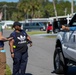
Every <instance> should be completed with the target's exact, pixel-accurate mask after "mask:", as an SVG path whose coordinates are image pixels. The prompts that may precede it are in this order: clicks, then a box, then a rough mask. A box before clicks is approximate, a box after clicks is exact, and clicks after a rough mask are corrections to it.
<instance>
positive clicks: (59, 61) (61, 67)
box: [54, 47, 68, 74]
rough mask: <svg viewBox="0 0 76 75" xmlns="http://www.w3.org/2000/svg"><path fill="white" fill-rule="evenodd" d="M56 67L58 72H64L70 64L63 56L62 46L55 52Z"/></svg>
mask: <svg viewBox="0 0 76 75" xmlns="http://www.w3.org/2000/svg"><path fill="white" fill-rule="evenodd" d="M54 69H55V72H56V73H57V74H63V73H66V72H67V69H68V66H67V63H66V61H65V58H64V57H63V54H62V52H61V50H60V47H57V48H56V50H55V52H54Z"/></svg>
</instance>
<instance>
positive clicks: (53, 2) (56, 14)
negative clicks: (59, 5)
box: [53, 0, 57, 19]
mask: <svg viewBox="0 0 76 75" xmlns="http://www.w3.org/2000/svg"><path fill="white" fill-rule="evenodd" d="M53 6H54V12H55V16H56V19H57V11H56V6H55V1H54V0H53Z"/></svg>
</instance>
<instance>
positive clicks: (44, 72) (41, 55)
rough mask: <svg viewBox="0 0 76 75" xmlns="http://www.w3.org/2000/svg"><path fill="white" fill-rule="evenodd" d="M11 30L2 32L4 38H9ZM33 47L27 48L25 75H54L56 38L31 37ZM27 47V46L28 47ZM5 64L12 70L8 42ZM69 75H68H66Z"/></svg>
mask: <svg viewBox="0 0 76 75" xmlns="http://www.w3.org/2000/svg"><path fill="white" fill-rule="evenodd" d="M10 33H11V30H8V31H6V30H4V36H6V37H7V36H9V34H10ZM31 38H32V41H33V46H32V47H29V58H28V65H27V70H26V73H27V75H56V74H55V73H53V71H54V68H53V53H54V49H55V40H56V38H46V37H40V36H31ZM28 46H29V45H28ZM5 49H6V57H7V64H8V65H9V66H10V68H11V70H12V64H13V61H12V58H11V56H10V51H9V50H10V49H9V45H8V42H5ZM67 75H69V74H67Z"/></svg>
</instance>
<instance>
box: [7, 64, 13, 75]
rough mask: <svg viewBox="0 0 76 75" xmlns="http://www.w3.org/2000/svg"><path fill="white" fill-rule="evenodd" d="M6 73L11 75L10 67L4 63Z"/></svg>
mask: <svg viewBox="0 0 76 75" xmlns="http://www.w3.org/2000/svg"><path fill="white" fill-rule="evenodd" d="M6 75H12V73H11V69H10V67H9V66H8V65H6Z"/></svg>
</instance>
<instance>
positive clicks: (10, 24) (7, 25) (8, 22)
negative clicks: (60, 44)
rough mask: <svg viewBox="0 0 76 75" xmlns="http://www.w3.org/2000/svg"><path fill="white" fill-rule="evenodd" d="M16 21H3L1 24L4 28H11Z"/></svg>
mask: <svg viewBox="0 0 76 75" xmlns="http://www.w3.org/2000/svg"><path fill="white" fill-rule="evenodd" d="M13 23H14V21H1V22H0V25H2V28H3V29H5V28H11V26H12V25H13Z"/></svg>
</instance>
